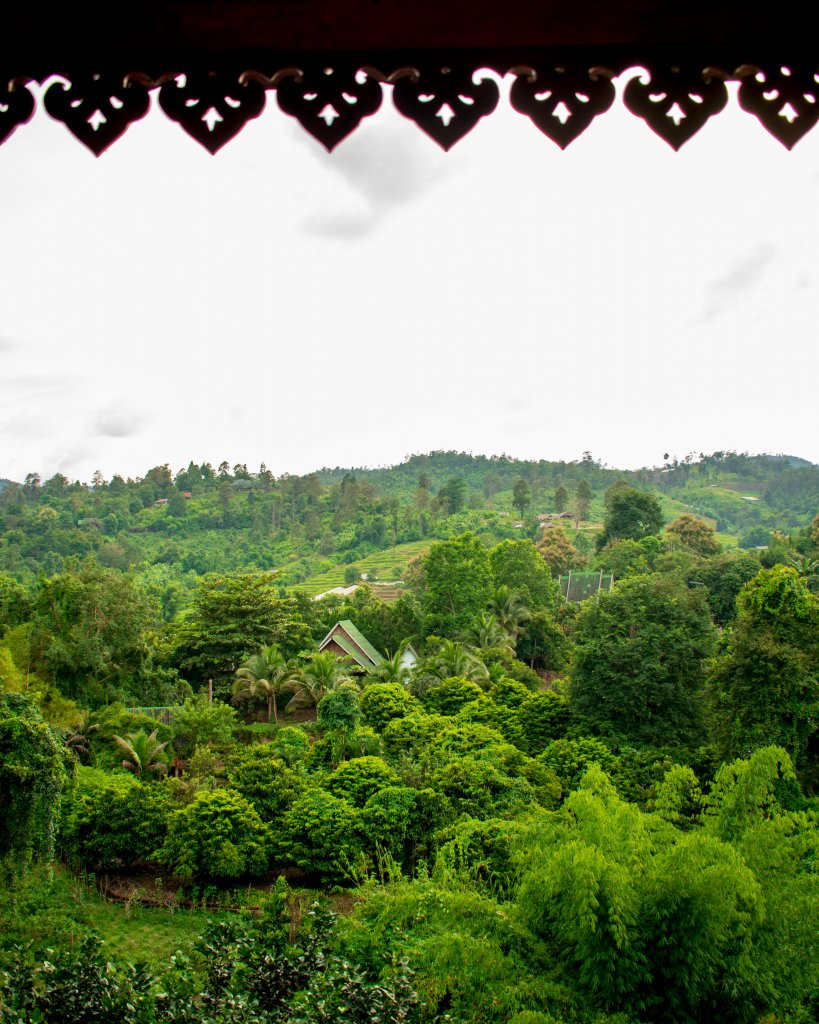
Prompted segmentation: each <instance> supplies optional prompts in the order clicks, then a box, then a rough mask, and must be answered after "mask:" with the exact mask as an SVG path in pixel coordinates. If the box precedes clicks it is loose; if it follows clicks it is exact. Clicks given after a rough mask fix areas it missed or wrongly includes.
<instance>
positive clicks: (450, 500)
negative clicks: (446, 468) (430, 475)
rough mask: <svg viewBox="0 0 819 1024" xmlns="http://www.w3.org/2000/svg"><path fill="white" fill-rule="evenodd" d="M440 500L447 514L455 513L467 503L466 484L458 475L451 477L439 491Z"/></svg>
mask: <svg viewBox="0 0 819 1024" xmlns="http://www.w3.org/2000/svg"><path fill="white" fill-rule="evenodd" d="M438 501H439V502H440V503H441V506H442V510H443V512H444V514H445V515H450V516H451V515H455V513H456V512H460V511H461V509H462V508H463V507H464V504H465V503H466V484H465V483H464V481H463V480H462V479H461V478H460V477H457V476H453V477H450V479H449V480H447V482H446V483H445V484H444V486H443V487H442V488H441V489H440V490H439V491H438Z"/></svg>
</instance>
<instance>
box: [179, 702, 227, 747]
mask: <svg viewBox="0 0 819 1024" xmlns="http://www.w3.org/2000/svg"><path fill="white" fill-rule="evenodd" d="M236 724H237V718H236V712H235V711H234V709H233V708H232V707H231V706H230V705H229V704H225V703H224V702H223V701H221V700H214V701H212V702H209V701H208V695H207V694H206V693H205V692H201V693H198V694H197V695H196V696H195V697H188V699H187V700H186V701H185V703H184V704H183V705H182V707H181V708H179V710H178V711H177V712H176V713H175V716H174V719H173V731H174V736H175V739H176V742H177V744H178V745H179V747H180V749H181V750H182V752H183V753H186V752H188V753H189V752H192V751H193V750H195V749H196V747H201V746H205V745H209V746H212V747H226V746H229V745H230V744H231V743H232V742H233V730H234V729H235V728H236Z"/></svg>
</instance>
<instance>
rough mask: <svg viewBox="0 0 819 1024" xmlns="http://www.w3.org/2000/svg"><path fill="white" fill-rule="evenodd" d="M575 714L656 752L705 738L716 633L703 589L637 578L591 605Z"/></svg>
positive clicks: (578, 659) (580, 637) (583, 629)
mask: <svg viewBox="0 0 819 1024" xmlns="http://www.w3.org/2000/svg"><path fill="white" fill-rule="evenodd" d="M574 641H575V655H574V667H573V670H572V691H571V700H572V706H573V709H574V710H575V711H576V712H577V713H578V714H580V715H582V716H583V717H584V718H585V719H586V720H587V721H588V722H589V723H590V724H592V725H593V726H595V727H596V728H598V729H601V730H605V731H613V732H615V733H621V734H623V735H625V736H627V737H629V738H630V739H632V740H636V741H639V742H641V743H649V744H654V745H662V744H671V743H693V742H696V740H697V738H698V737H700V736H702V696H703V686H704V680H705V662H706V659H707V658H708V657H709V656H710V655H711V654H712V653H713V650H714V627H713V625H712V623H711V616H710V615H709V612H708V604H707V602H706V599H705V595H704V594H703V593H702V591H701V590H689V589H688V587H687V586H686V585H685V583H684V581H682V580H680V579H677V578H676V577H673V576H660V575H651V576H635V577H632V578H630V579H627V580H624V581H623V582H622V583H621V584H620V585H619V586H617V587H616V588H615V589H614V590H613V591H612V592H611V593H609V594H602V595H600V597H599V599H598V600H597V601H595V602H590V603H587V604H586V606H585V607H584V609H583V611H582V612H581V614H580V617H579V619H578V621H577V626H576V629H575V632H574Z"/></svg>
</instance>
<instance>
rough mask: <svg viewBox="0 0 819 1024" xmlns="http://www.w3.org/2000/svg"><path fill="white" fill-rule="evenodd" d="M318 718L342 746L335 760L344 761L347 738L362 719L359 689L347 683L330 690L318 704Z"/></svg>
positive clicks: (320, 723)
mask: <svg viewBox="0 0 819 1024" xmlns="http://www.w3.org/2000/svg"><path fill="white" fill-rule="evenodd" d="M317 717H318V723H319V725H320V726H321V727H322V728H323V729H325V730H326V731H327V733H328V734H330V736H331V737H332V738H333V739H334V740H337V741H338V742H339V744H340V746H339V749H338V751H337V752H338V755H339V756H337V757H334V760H344V758H345V757H346V756H347V738H348V737H349V735H350V733H351V732H352V731H353V730H354V729H355V727H356V725H357V724H358V722H359V719H360V718H361V705H360V704H359V701H358V689H357V687H356V686H354V685H353V684H352V683H349V682H346V683H340V684H339V685H338V686H336V687H335V689H332V690H328V691H327V693H325V695H324V696H323V697H322V698H321V700H320V701H319V702H318V705H317ZM334 753H335V751H334Z"/></svg>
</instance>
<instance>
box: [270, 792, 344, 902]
mask: <svg viewBox="0 0 819 1024" xmlns="http://www.w3.org/2000/svg"><path fill="white" fill-rule="evenodd" d="M357 826H358V812H357V811H356V809H355V808H354V807H353V806H352V804H350V803H348V802H347V801H346V800H341V799H339V798H338V797H335V796H333V795H332V793H326V792H325V791H324V790H321V789H314V790H311V791H310V792H308V793H305V794H304V795H303V796H301V797H300V798H299V799H298V800H297V801H296V802H295V803H294V804H293V806H292V807H291V808H290V810H289V811H288V812H287V814H286V815H285V817H284V820H283V822H282V826H281V832H280V834H279V835H278V837H277V838H278V849H279V854H280V857H281V859H282V861H283V862H284V863H292V864H295V865H296V866H297V867H300V868H301V869H302V870H303V871H308V872H310V873H313V874H317V875H319V876H320V877H321V880H322V882H323V883H325V884H335V883H338V882H342V881H344V880H345V879H347V878H349V877H350V873H351V871H352V869H353V866H354V864H355V861H356V860H357V859H358V857H359V855H360V853H361V844H360V841H359V838H358V835H357Z"/></svg>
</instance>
